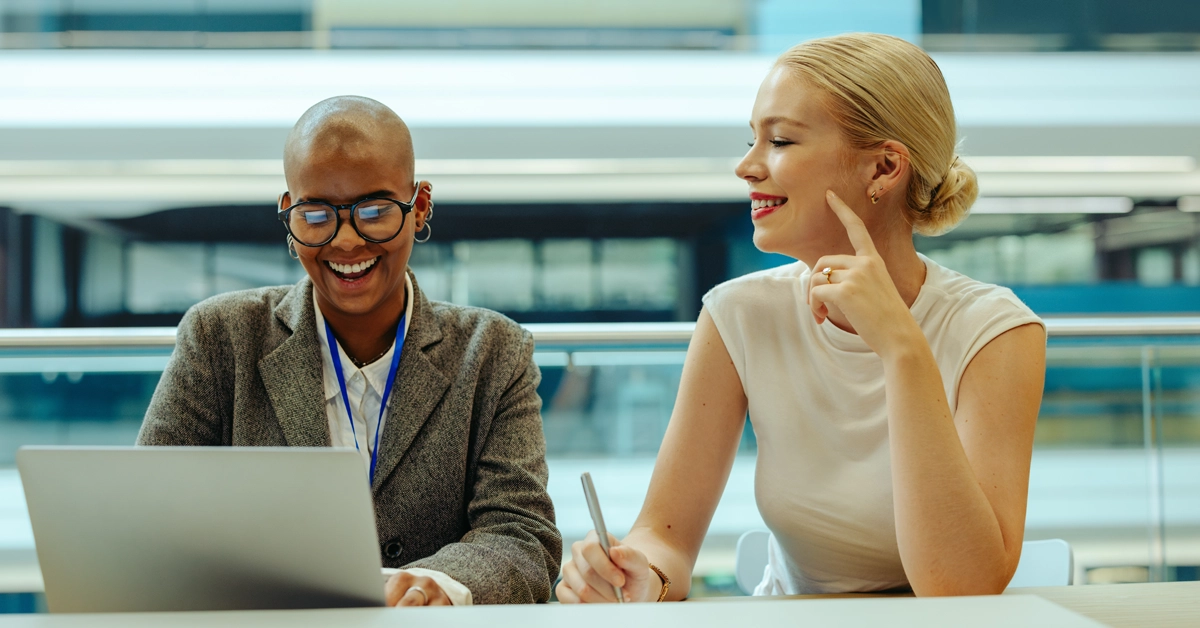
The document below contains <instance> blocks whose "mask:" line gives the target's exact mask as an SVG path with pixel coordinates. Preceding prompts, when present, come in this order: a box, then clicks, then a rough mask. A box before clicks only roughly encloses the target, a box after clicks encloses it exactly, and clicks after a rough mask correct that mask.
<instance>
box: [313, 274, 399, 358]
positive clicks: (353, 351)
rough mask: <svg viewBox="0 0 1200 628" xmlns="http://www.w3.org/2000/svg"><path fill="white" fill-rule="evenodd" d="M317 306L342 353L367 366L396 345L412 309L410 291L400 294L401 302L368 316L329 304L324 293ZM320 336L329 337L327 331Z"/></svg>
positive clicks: (320, 331) (384, 305)
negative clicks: (398, 331) (404, 318)
mask: <svg viewBox="0 0 1200 628" xmlns="http://www.w3.org/2000/svg"><path fill="white" fill-rule="evenodd" d="M317 302H318V304H319V305H320V307H321V315H322V316H324V317H325V322H327V323H329V326H330V328H332V329H333V335H334V336H336V337H337V341H338V344H340V345H341V346H342V350H343V351H345V352H346V355H347V356H349V357H350V359H351V360H353V361H354V362H355V363H358V364H365V363H367V362H374V361H375V360H376V359H378V358H379V357H380V356H382V355H383V354H384V353H387V350H388V348H389V347H391V346H392V343H393V342H395V340H396V329H397V327H398V326H399V324H400V317H401V316H402V315H403V314H404V311H405V309H406V308H407V307H408V294H407V290H404V289H402V290H399V295H398V298H396V299H394V300H389V301H388V302H387V303H386V304H383V305H382V306H381V307H378V308H376V309H375V311H372V312H368V313H366V314H347V313H345V312H343V311H341V310H339V309H337V308H335V307H334V306H333V305H332V304H330V303H327V302H326V301H325V299H324V298H322V297H321V295H320V293H317ZM319 333H325V330H323V329H322V330H319ZM330 349H333V347H330Z"/></svg>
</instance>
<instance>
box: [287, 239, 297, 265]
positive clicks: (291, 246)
mask: <svg viewBox="0 0 1200 628" xmlns="http://www.w3.org/2000/svg"><path fill="white" fill-rule="evenodd" d="M287 243H288V255H289V256H291V258H292V259H300V254H299V253H297V252H296V241H295V240H293V239H292V236H291V234H288V237H287Z"/></svg>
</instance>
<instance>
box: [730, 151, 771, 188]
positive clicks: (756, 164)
mask: <svg viewBox="0 0 1200 628" xmlns="http://www.w3.org/2000/svg"><path fill="white" fill-rule="evenodd" d="M733 172H734V174H736V175H737V176H738V178H739V179H742V180H744V181H748V182H750V183H754V182H757V181H762V180H763V179H765V178H767V168H766V165H765V164H763V161H762V156H761V151H759V149H758V143H757V142H755V144H754V145H753V146H751V147H750V150H748V151H746V155H745V156H744V157H742V160H741V161H739V162H738V165H737V166H736V167H735V168H734V169H733Z"/></svg>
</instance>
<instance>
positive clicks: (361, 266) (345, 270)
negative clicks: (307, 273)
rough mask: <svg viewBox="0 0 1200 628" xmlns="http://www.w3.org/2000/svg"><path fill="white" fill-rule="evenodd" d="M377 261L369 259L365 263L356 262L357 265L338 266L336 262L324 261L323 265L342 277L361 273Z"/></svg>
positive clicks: (376, 258) (377, 259)
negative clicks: (326, 265) (327, 265)
mask: <svg viewBox="0 0 1200 628" xmlns="http://www.w3.org/2000/svg"><path fill="white" fill-rule="evenodd" d="M377 261H379V258H378V257H375V258H371V259H369V260H367V261H365V262H358V263H357V264H338V263H337V262H330V261H326V262H325V263H326V264H329V267H330V268H332V269H333V270H335V271H337V272H339V273H342V274H343V275H350V274H354V273H361V272H362V271H364V270H366V269H368V268H370V267H372V266H374V265H375V262H377Z"/></svg>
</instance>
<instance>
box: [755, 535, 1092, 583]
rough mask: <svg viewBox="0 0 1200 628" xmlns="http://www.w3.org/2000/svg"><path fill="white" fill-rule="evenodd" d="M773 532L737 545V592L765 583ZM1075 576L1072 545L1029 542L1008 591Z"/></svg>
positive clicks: (1024, 548) (1052, 542) (1057, 542)
mask: <svg viewBox="0 0 1200 628" xmlns="http://www.w3.org/2000/svg"><path fill="white" fill-rule="evenodd" d="M770 538H771V533H770V532H765V531H763V530H751V531H749V532H747V533H745V534H743V535H742V536H741V538H739V539H738V543H737V558H735V563H734V571H735V572H736V575H737V583H738V588H739V589H741V590H742V593H745V594H746V595H751V594H753V593H754V587H757V586H758V583H760V582H762V579H763V571H764V570H766V568H767V541H768V540H769V539H770ZM1074 575H1075V555H1074V554H1073V553H1072V552H1071V544H1070V543H1067V542H1066V541H1064V540H1062V539H1047V540H1045V541H1026V542H1025V543H1024V544H1022V545H1021V561H1020V562H1019V563H1017V571H1016V573H1014V574H1013V577H1012V580H1011V581H1010V582H1009V583H1008V587H1009V588H1010V589H1011V588H1014V587H1058V586H1065V585H1068V584H1071V583H1072V581H1073V580H1074Z"/></svg>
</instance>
